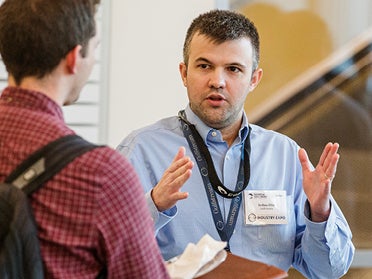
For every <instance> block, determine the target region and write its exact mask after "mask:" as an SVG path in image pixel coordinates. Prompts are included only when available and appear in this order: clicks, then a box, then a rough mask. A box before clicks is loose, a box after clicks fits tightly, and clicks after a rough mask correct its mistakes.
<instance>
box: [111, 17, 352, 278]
mask: <svg viewBox="0 0 372 279" xmlns="http://www.w3.org/2000/svg"><path fill="white" fill-rule="evenodd" d="M258 63H259V38H258V33H257V30H256V28H255V27H254V25H253V23H252V22H250V21H249V20H248V19H247V18H246V17H244V16H243V15H240V14H238V13H235V12H231V11H218V10H215V11H210V12H207V13H205V14H202V15H200V16H198V17H197V18H196V19H194V21H193V22H192V23H191V25H190V27H189V29H188V31H187V35H186V39H185V43H184V61H183V62H182V63H181V64H180V66H179V70H180V73H181V77H182V80H183V83H184V86H185V87H186V89H187V94H188V98H189V104H188V105H187V107H186V108H185V110H184V111H180V112H179V115H178V116H174V117H169V118H166V119H162V120H160V121H158V122H156V123H155V124H153V125H150V126H148V127H145V128H142V129H139V130H137V131H134V132H132V133H131V134H130V135H129V136H128V137H127V138H126V139H124V140H123V142H122V143H121V144H120V145H119V146H118V150H119V151H121V152H122V154H124V155H125V156H127V157H128V158H129V160H130V161H131V162H132V164H133V166H134V167H135V169H136V170H137V172H138V174H139V176H140V179H141V182H142V184H143V185H144V187H145V191H146V198H147V202H148V206H149V208H150V210H151V212H152V216H153V220H154V223H155V227H156V238H157V241H158V244H159V246H160V248H161V251H162V254H163V257H164V258H165V259H166V260H168V259H170V258H172V257H174V256H177V255H179V254H181V253H182V252H183V251H184V249H185V248H186V246H187V244H188V243H190V242H192V243H197V242H198V240H199V239H200V238H201V237H202V236H203V235H204V234H206V233H208V234H209V235H211V236H212V237H213V238H215V239H221V240H223V241H226V242H227V247H226V249H227V250H229V251H231V252H232V253H233V254H236V255H239V256H242V257H245V258H248V259H251V260H257V261H261V262H265V263H268V264H272V265H275V266H277V267H279V268H282V269H284V270H288V269H289V268H290V266H291V265H293V267H295V268H296V269H297V270H299V271H300V272H301V273H302V274H304V275H305V276H307V277H310V278H338V277H340V276H342V275H343V274H345V273H346V271H347V270H348V268H349V266H350V264H351V261H352V259H353V255H354V246H353V244H352V242H351V237H352V235H351V231H350V229H349V226H348V224H347V222H346V220H345V218H344V216H343V214H342V212H341V210H340V208H339V207H338V205H337V203H336V202H335V200H334V199H333V198H332V196H331V183H332V180H333V178H334V175H335V173H336V167H337V162H338V159H339V154H338V153H337V152H338V147H339V146H338V144H337V143H328V144H327V145H326V146H325V148H324V151H323V153H322V155H321V158H320V160H319V163H318V164H317V166H316V167H315V168H314V167H313V166H312V165H311V163H310V161H309V159H308V156H307V154H306V152H305V150H304V149H301V148H299V147H298V145H297V144H296V143H295V142H294V141H293V140H291V139H289V138H288V137H286V136H284V135H281V134H279V133H276V132H274V131H268V130H265V129H263V128H261V127H258V126H256V125H253V124H250V123H249V122H248V119H247V117H246V114H245V112H244V102H245V99H246V97H247V95H248V93H249V92H251V91H253V90H254V88H255V87H256V86H257V85H258V83H259V81H260V80H261V77H262V69H260V68H259V67H258ZM176 150H178V152H177V154H176V155H175V156H174V154H175V153H176Z"/></svg>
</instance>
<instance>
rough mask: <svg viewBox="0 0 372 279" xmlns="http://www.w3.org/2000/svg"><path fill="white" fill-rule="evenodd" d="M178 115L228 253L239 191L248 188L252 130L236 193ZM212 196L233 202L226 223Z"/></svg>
mask: <svg viewBox="0 0 372 279" xmlns="http://www.w3.org/2000/svg"><path fill="white" fill-rule="evenodd" d="M178 116H179V118H180V120H181V121H182V123H183V125H181V127H182V131H183V134H184V136H185V138H186V139H187V142H188V143H189V146H190V149H191V151H192V153H193V155H194V157H195V160H196V162H197V164H198V167H199V171H200V174H201V176H202V179H203V182H204V187H205V190H206V193H207V196H208V201H209V206H210V209H211V212H212V216H213V220H214V222H215V226H216V229H217V232H218V234H219V235H220V238H221V240H222V241H226V242H227V250H229V249H230V248H229V240H230V238H231V235H232V233H233V231H234V228H235V224H236V221H237V218H238V214H239V208H240V205H241V201H242V191H243V190H244V189H245V188H246V187H247V186H248V182H249V178H250V162H249V155H250V150H251V144H250V139H249V136H250V132H251V127H249V132H248V135H247V138H246V140H245V142H244V145H243V148H242V156H241V161H240V166H239V172H238V178H237V183H236V186H235V191H231V190H230V189H228V188H226V187H225V186H224V185H223V184H222V183H221V181H220V179H219V178H218V176H217V173H216V170H215V168H214V164H213V161H212V158H211V155H210V153H209V150H208V148H207V146H206V145H205V144H204V141H203V139H202V137H201V136H200V134H199V133H198V131H197V130H196V128H195V126H194V125H193V124H191V123H190V122H188V121H187V119H186V116H185V111H180V112H179V113H178ZM215 193H218V194H219V195H221V196H222V197H224V198H229V199H232V201H231V205H230V211H229V215H228V218H227V221H226V224H225V223H224V221H223V218H222V214H221V209H220V206H219V204H218V200H217V197H216V195H215Z"/></svg>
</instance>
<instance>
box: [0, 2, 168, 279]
mask: <svg viewBox="0 0 372 279" xmlns="http://www.w3.org/2000/svg"><path fill="white" fill-rule="evenodd" d="M98 4H99V0H96V1H93V0H79V1H75V0H64V1H51V0H5V1H4V2H3V4H2V5H1V7H0V53H1V56H2V58H3V61H4V63H5V66H6V69H7V71H8V74H9V80H8V87H7V88H5V89H4V91H3V92H2V94H1V97H0V159H1V160H0V179H1V181H3V180H4V179H5V178H6V177H7V176H8V175H9V173H10V172H11V171H12V170H13V169H15V167H16V166H17V165H18V164H19V163H20V162H21V161H23V160H24V159H25V158H26V157H28V155H29V154H31V153H32V152H33V151H35V150H37V149H39V148H40V147H42V146H44V145H46V144H47V143H49V142H51V141H53V140H55V139H57V138H60V137H62V136H64V135H69V134H74V131H73V130H71V129H70V128H68V127H67V125H66V124H65V122H64V119H63V112H62V108H61V106H63V105H68V104H71V103H73V102H74V101H75V100H76V99H77V98H78V97H79V94H80V91H81V89H82V87H83V85H84V84H85V83H86V81H87V79H88V77H89V75H90V73H91V70H92V67H93V65H94V63H95V59H94V54H95V50H96V48H97V45H98V43H99V36H98V34H96V24H95V19H94V16H95V10H96V9H97V6H98ZM30 202H31V206H32V209H33V213H34V215H35V220H36V223H37V227H38V236H39V240H40V247H41V255H42V258H43V262H44V269H45V277H46V278H69V279H70V278H97V276H98V275H99V274H101V275H102V274H104V273H106V277H107V278H151V279H153V278H162V279H163V278H169V275H168V273H167V270H166V268H165V265H164V260H163V258H162V256H161V254H160V251H159V248H158V246H157V243H156V241H155V238H154V228H153V222H152V220H151V216H150V213H149V211H148V208H147V206H146V201H145V199H144V192H143V189H142V187H141V185H140V182H139V179H138V176H137V175H136V173H135V171H134V169H133V168H132V167H131V165H130V163H129V162H128V161H127V160H126V159H125V158H123V156H121V155H120V154H119V153H118V152H117V151H115V150H113V149H112V148H109V147H99V148H95V149H94V150H92V151H89V152H87V153H85V154H84V155H82V156H80V157H78V158H77V159H75V160H74V161H73V162H71V163H70V164H69V165H67V166H66V167H65V168H64V169H63V170H62V171H61V172H59V173H58V174H57V175H55V176H54V177H53V178H52V179H51V180H49V181H48V182H47V183H46V184H45V185H44V186H43V187H42V188H41V189H40V190H38V191H37V192H35V193H34V194H33V195H32V196H31V198H30ZM103 271H105V272H103Z"/></svg>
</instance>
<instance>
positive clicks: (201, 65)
mask: <svg viewBox="0 0 372 279" xmlns="http://www.w3.org/2000/svg"><path fill="white" fill-rule="evenodd" d="M199 67H200V68H202V69H208V68H210V67H209V65H208V64H200V65H199Z"/></svg>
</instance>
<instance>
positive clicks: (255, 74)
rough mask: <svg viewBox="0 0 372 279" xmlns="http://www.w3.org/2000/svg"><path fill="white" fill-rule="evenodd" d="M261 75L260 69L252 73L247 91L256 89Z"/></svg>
mask: <svg viewBox="0 0 372 279" xmlns="http://www.w3.org/2000/svg"><path fill="white" fill-rule="evenodd" d="M262 75H263V70H262V69H261V68H258V69H256V70H255V71H254V72H253V74H252V77H251V83H250V86H249V91H253V90H254V89H255V88H256V87H257V85H258V84H259V83H260V80H261V78H262Z"/></svg>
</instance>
